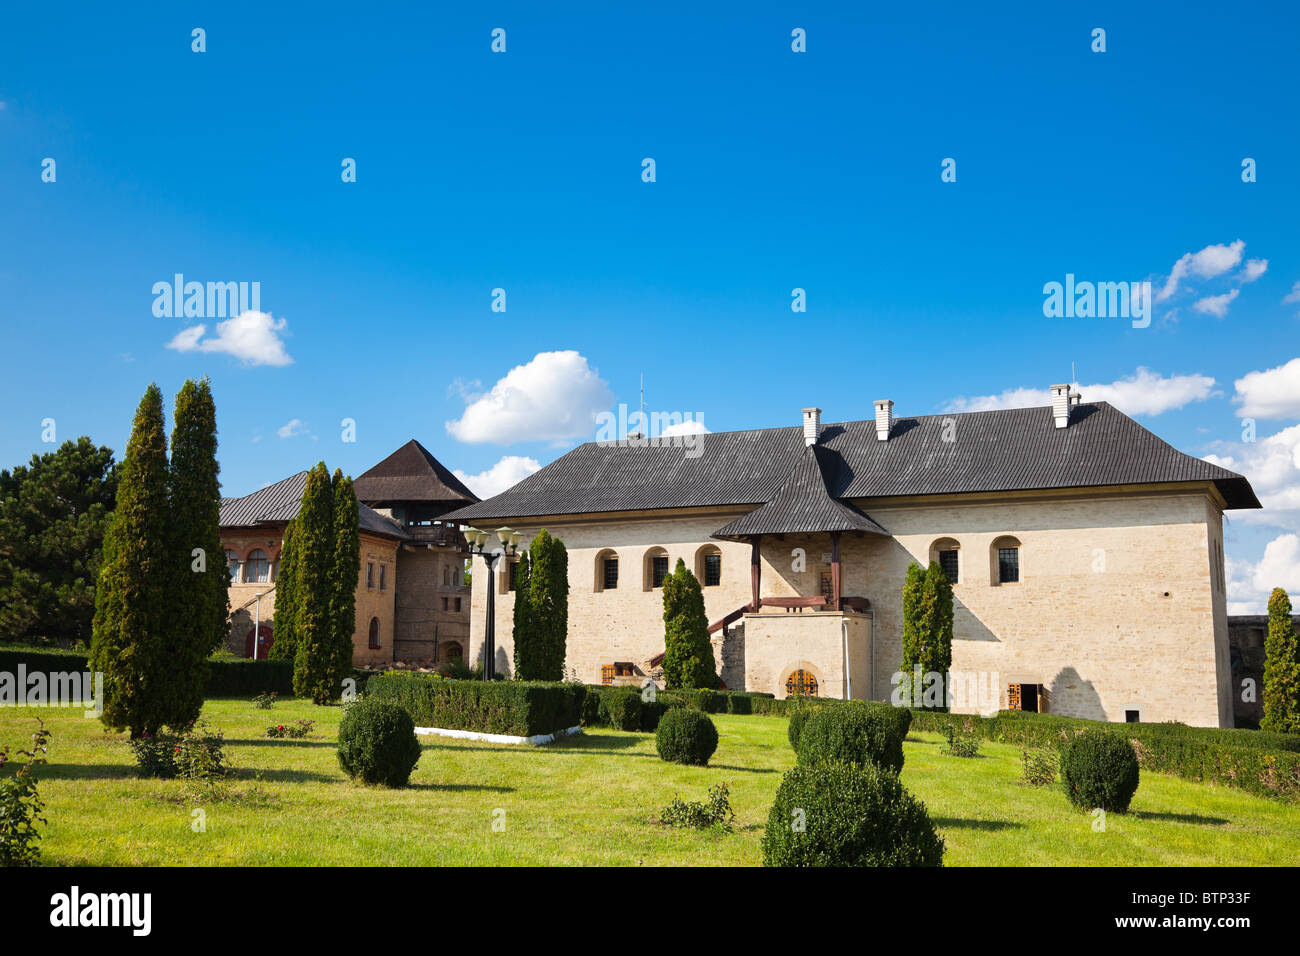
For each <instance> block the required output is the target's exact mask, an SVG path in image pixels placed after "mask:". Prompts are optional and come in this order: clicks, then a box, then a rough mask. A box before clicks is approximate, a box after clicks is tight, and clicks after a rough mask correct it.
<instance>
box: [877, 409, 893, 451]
mask: <svg viewBox="0 0 1300 956" xmlns="http://www.w3.org/2000/svg"><path fill="white" fill-rule="evenodd" d="M893 427H894V402H893V400H892V399H888V398H886V399H883V400H881V401H879V402H876V440H877V441H889V430H890V429H891V428H893Z"/></svg>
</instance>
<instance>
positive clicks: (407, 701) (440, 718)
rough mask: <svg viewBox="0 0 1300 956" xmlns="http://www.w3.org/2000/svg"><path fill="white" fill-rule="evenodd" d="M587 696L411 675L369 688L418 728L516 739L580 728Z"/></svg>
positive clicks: (386, 678) (564, 689)
mask: <svg viewBox="0 0 1300 956" xmlns="http://www.w3.org/2000/svg"><path fill="white" fill-rule="evenodd" d="M586 691H587V689H586V688H585V687H584V686H583V685H581V684H568V683H547V682H541V681H481V680H455V679H453V678H447V677H438V676H436V675H434V674H422V673H411V672H409V671H388V672H386V673H383V674H376V675H375V676H373V677H371V678H370V680H369V682H368V683H367V685H366V695H367V696H368V697H373V698H376V699H379V700H388V701H392V702H393V703H395V704H397V705H398V706H399V707H401V708H402V709H403V710H405V711H406V712H407V713H408V714H410V715H411V718H412V720H414V721H415V724H416V726H417V727H441V728H444V729H446V730H472V731H477V732H479V733H487V734H510V735H512V736H516V737H533V736H537V735H539V734H553V733H556V732H557V731H560V730H567V729H568V728H570V727H576V726H577V725H578V724H579V723H580V722H581V719H582V714H583V703H584V698H585V697H586ZM639 700H640V698H638V701H639Z"/></svg>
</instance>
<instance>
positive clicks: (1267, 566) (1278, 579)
mask: <svg viewBox="0 0 1300 956" xmlns="http://www.w3.org/2000/svg"><path fill="white" fill-rule="evenodd" d="M1225 570H1226V572H1227V584H1228V613H1229V614H1263V613H1264V612H1265V610H1266V609H1267V607H1268V597H1269V595H1270V594H1272V593H1273V589H1274V588H1284V589H1285V590H1287V591H1288V592H1290V593H1291V594H1295V593H1296V592H1297V591H1300V535H1297V534H1283V535H1278V536H1277V537H1276V538H1274V539H1273V540H1272V541H1270V542H1269V543H1268V544H1266V545H1264V554H1263V555H1262V556H1261V557H1260V559H1259V561H1258V562H1257V563H1254V564H1252V563H1251V562H1249V561H1241V560H1234V559H1233V558H1228V559H1227V564H1226V567H1225Z"/></svg>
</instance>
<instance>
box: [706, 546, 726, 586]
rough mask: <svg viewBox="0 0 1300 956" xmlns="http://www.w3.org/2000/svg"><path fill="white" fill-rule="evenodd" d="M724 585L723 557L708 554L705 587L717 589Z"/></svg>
mask: <svg viewBox="0 0 1300 956" xmlns="http://www.w3.org/2000/svg"><path fill="white" fill-rule="evenodd" d="M721 583H722V555H720V554H706V555H705V556H704V586H705V587H706V588H716V587H717V586H718V585H719V584H721Z"/></svg>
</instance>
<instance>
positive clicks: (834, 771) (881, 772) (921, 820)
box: [763, 762, 944, 866]
mask: <svg viewBox="0 0 1300 956" xmlns="http://www.w3.org/2000/svg"><path fill="white" fill-rule="evenodd" d="M943 849H944V847H943V838H942V837H940V836H939V834H938V833H936V832H935V829H934V824H933V823H932V822H931V821H930V815H929V813H927V812H926V809H925V804H923V803H922V802H921V801H919V800H917V799H916V798H915V797H913V796H912V795H911V794H910V793H908V792H907V791H906V790H905V789H904V788H903V785H902V784H901V783H899V782H898V777H897V776H896V775H895V774H894V773H893V772H891V771H889V770H885V769H882V768H880V767H877V766H875V765H874V764H851V763H842V762H832V763H821V764H817V765H816V766H813V767H806V766H798V767H795V768H794V769H793V770H791V771H789V772H788V773H787V774H786V775H785V777H784V778H782V780H781V786H780V787H779V788H777V791H776V800H775V802H773V804H772V810H771V812H770V813H769V814H768V817H767V827H766V828H765V829H764V831H763V865H764V866H942V865H943Z"/></svg>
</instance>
